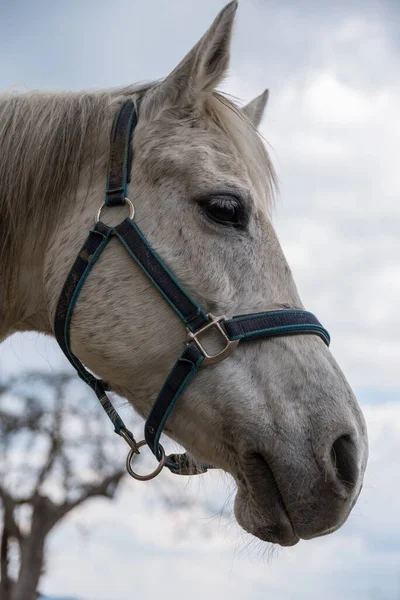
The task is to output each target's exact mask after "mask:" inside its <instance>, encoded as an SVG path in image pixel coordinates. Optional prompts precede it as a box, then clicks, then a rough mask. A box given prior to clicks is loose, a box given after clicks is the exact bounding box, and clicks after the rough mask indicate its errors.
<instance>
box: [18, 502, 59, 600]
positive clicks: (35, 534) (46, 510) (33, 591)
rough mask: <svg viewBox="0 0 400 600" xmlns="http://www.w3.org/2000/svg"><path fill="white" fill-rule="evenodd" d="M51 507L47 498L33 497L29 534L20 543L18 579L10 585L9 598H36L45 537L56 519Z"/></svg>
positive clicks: (21, 599)
mask: <svg viewBox="0 0 400 600" xmlns="http://www.w3.org/2000/svg"><path fill="white" fill-rule="evenodd" d="M53 507H54V505H53V504H52V502H51V501H50V500H49V499H48V498H45V497H40V496H38V497H37V498H36V499H35V502H34V509H33V514H32V521H31V530H30V532H29V536H27V537H25V538H24V539H23V540H22V541H21V543H20V567H19V574H18V581H17V582H16V583H15V584H14V585H13V586H12V591H11V598H10V600H37V597H38V587H39V580H40V577H41V575H42V571H43V563H44V546H45V541H46V537H47V535H48V533H49V531H50V530H51V529H52V527H53V526H54V524H55V522H56V521H57V518H56V516H55V514H54V511H53Z"/></svg>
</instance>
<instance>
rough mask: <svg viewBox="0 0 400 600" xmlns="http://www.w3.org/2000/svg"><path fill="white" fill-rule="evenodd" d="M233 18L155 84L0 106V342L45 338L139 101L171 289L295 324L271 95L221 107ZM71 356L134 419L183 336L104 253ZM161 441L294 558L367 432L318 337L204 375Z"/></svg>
mask: <svg viewBox="0 0 400 600" xmlns="http://www.w3.org/2000/svg"><path fill="white" fill-rule="evenodd" d="M236 8H237V2H236V1H234V2H230V4H228V5H227V6H226V7H225V8H224V9H223V10H222V11H221V13H220V14H219V15H218V16H217V18H216V20H215V21H214V23H213V24H212V26H211V27H210V29H209V30H208V31H207V32H206V33H205V35H204V36H203V38H202V39H201V40H200V41H199V42H198V43H197V44H196V45H195V46H194V48H193V49H192V50H191V51H190V52H189V54H188V55H187V56H186V57H185V58H184V59H183V60H182V61H181V63H180V64H179V65H178V66H177V67H176V68H175V69H174V70H173V71H172V73H171V74H170V75H169V76H168V77H167V78H166V79H164V80H163V81H161V82H157V83H152V84H149V85H147V86H136V87H131V88H125V89H118V90H110V91H106V92H104V91H102V92H87V91H85V92H82V93H61V94H53V93H38V92H33V93H27V94H9V95H3V96H1V99H0V316H1V322H0V340H2V339H4V338H6V337H7V336H9V335H10V334H12V333H13V332H16V331H26V330H35V331H38V332H42V333H44V334H47V335H53V321H54V313H55V309H56V304H57V300H58V297H59V294H60V291H61V288H62V286H63V283H64V281H65V278H66V276H67V273H68V271H69V269H70V267H71V264H72V263H73V261H74V259H75V256H76V254H77V252H78V250H79V248H80V246H81V244H82V242H83V240H84V238H85V237H86V235H87V231H88V229H89V228H90V227H91V224H92V222H93V218H94V215H95V214H96V213H97V210H98V207H99V206H100V205H101V203H102V200H103V196H104V187H105V178H106V171H107V157H108V149H109V144H110V138H109V131H110V128H111V124H112V120H113V116H114V115H115V112H116V110H117V109H118V106H120V105H121V102H122V101H124V100H126V99H127V98H132V99H135V98H137V97H138V96H142V97H143V101H142V105H141V109H140V120H139V124H138V126H137V130H136V132H135V136H134V141H133V153H134V160H133V163H132V164H133V166H132V173H131V183H130V185H129V188H128V196H129V197H130V198H131V199H132V200H133V201H134V204H135V208H136V217H135V219H136V221H137V222H138V224H139V226H140V228H141V230H142V231H143V232H144V233H145V235H146V237H147V238H148V239H149V240H150V242H151V244H152V245H153V247H154V248H155V249H156V251H157V252H158V253H159V254H160V255H161V256H162V258H163V260H165V262H166V264H168V266H169V267H170V268H171V269H172V270H173V272H174V273H175V275H176V276H177V278H178V279H179V281H181V282H182V284H183V285H184V286H185V288H186V289H187V290H188V291H189V292H190V293H191V295H192V296H193V298H195V299H196V300H197V301H198V302H199V303H200V305H201V306H203V307H204V308H206V309H208V310H209V311H210V312H213V313H215V314H218V315H219V314H226V315H229V316H232V315H235V314H241V313H250V312H257V311H260V310H267V309H271V310H274V309H281V308H299V309H301V308H302V303H301V301H300V298H299V295H298V293H297V290H296V286H295V283H294V281H293V278H292V274H291V271H290V269H289V267H288V265H287V263H286V260H285V257H284V255H283V252H282V250H281V247H280V245H279V242H278V240H277V237H276V234H275V232H274V229H273V226H272V224H271V220H270V207H271V201H272V193H273V188H274V182H275V178H274V171H273V167H272V165H271V162H270V159H269V157H268V154H267V151H266V149H265V147H264V145H263V143H262V141H261V140H260V137H259V136H258V134H257V131H256V128H257V126H258V125H259V122H260V120H261V117H262V114H263V111H264V107H265V104H266V100H267V94H266V93H264V94H262V95H261V96H260V97H258V98H256V99H255V100H254V101H253V102H251V103H250V104H249V105H248V106H247V107H245V108H244V109H240V108H238V107H237V106H235V105H234V104H233V103H232V102H231V101H230V100H228V99H227V98H226V97H224V96H223V95H221V94H219V93H217V92H216V91H215V88H216V86H218V84H219V83H220V82H221V80H222V79H223V77H224V76H225V75H226V71H227V67H228V62H229V54H230V41H231V34H232V26H233V22H234V17H235V13H236ZM116 210H117V213H118V216H121V218H123V217H124V216H126V215H125V212H124V209H123V208H118V209H116ZM71 340H72V350H73V352H74V353H75V354H76V355H77V356H78V357H79V358H80V360H81V361H83V362H84V363H85V364H86V365H87V366H88V367H89V368H90V369H91V370H92V371H93V372H95V373H96V374H98V375H100V376H101V377H102V378H104V379H105V380H107V381H108V382H110V384H111V387H112V389H113V390H114V391H116V392H117V393H118V394H121V395H122V396H124V397H126V398H127V399H128V400H129V402H131V404H132V405H133V406H134V408H135V409H136V410H137V411H138V412H139V413H140V414H141V415H142V416H143V417H146V416H147V415H148V413H149V411H150V408H151V406H152V403H153V401H154V398H155V396H156V394H157V392H158V391H159V389H160V387H161V385H162V383H163V381H164V379H165V377H166V375H167V373H168V371H169V369H170V368H171V366H172V364H173V363H174V361H175V359H176V357H177V356H178V355H179V354H180V352H181V348H182V342H183V341H184V332H183V331H182V325H181V322H180V320H179V319H178V317H177V316H176V315H175V313H174V312H173V311H172V310H171V309H170V308H169V307H168V305H167V303H166V302H165V301H164V300H163V299H162V298H161V297H160V295H159V294H158V292H157V290H156V289H155V288H154V287H153V286H152V285H151V283H150V282H149V281H148V279H146V277H145V276H144V275H143V274H142V272H141V271H140V269H138V268H136V267H135V266H134V265H133V264H132V261H131V259H130V258H129V257H128V255H127V253H126V252H125V251H124V249H123V248H122V246H121V244H119V243H117V241H116V240H112V241H111V242H110V245H109V248H108V250H107V252H105V253H103V255H102V256H101V258H100V260H99V262H98V264H97V266H96V268H95V269H94V270H93V272H92V273H91V275H90V277H89V278H88V280H87V282H86V284H85V286H84V288H83V289H82V292H81V295H80V296H79V300H78V303H77V306H76V309H75V311H74V315H73V320H72V330H71ZM167 432H168V435H169V436H171V437H172V438H173V439H175V440H177V441H178V442H180V443H181V444H183V445H184V446H185V447H186V448H187V449H188V450H189V451H190V453H191V454H192V455H193V456H194V457H195V459H197V460H200V461H205V462H207V463H211V464H213V465H215V466H217V467H219V468H221V469H224V470H225V471H227V472H229V473H230V474H231V475H232V476H233V477H234V479H235V480H236V482H237V495H236V501H235V514H236V518H237V521H238V522H239V524H240V525H241V526H242V527H243V528H244V529H246V530H247V531H249V532H250V533H252V534H254V535H255V536H257V537H259V538H260V539H262V540H267V541H270V542H275V543H279V544H281V545H292V544H295V543H296V542H297V541H298V540H299V539H300V538H302V539H309V538H313V537H316V536H320V535H324V534H326V533H329V532H332V531H334V530H336V529H337V528H338V527H340V526H341V525H342V524H343V523H344V521H345V520H346V518H347V516H348V515H349V512H350V510H351V509H352V507H353V505H354V504H355V501H356V499H357V497H358V494H359V492H360V490H361V487H362V480H363V475H364V471H365V467H366V462H367V455H368V445H367V433H366V427H365V422H364V419H363V416H362V413H361V411H360V408H359V407H358V404H357V402H356V399H355V397H354V395H353V393H352V391H351V389H350V387H349V385H348V383H347V381H346V379H345V377H344V375H343V374H342V372H341V370H340V369H339V367H338V365H337V363H336V361H335V359H334V358H333V356H332V354H331V352H330V351H329V349H328V348H327V347H326V346H325V344H324V343H323V341H322V340H321V339H319V338H318V337H317V336H310V335H300V336H292V337H280V338H275V339H269V340H258V341H254V342H252V343H249V344H243V346H241V350H240V352H239V351H238V352H235V353H233V354H232V356H230V357H229V358H228V359H227V360H225V361H224V362H221V363H219V364H217V365H213V366H211V367H209V368H208V369H205V370H200V372H199V374H198V376H197V378H196V379H195V380H194V382H193V383H192V385H191V387H190V388H188V390H187V391H186V392H185V393H184V395H183V396H182V397H181V399H180V400H179V403H178V405H177V407H176V409H175V410H174V412H173V413H172V414H171V416H170V418H169V421H168V429H167Z"/></svg>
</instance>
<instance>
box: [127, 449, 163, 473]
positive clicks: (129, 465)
mask: <svg viewBox="0 0 400 600" xmlns="http://www.w3.org/2000/svg"><path fill="white" fill-rule="evenodd" d="M146 444H147V442H146V440H142V441H141V442H138V443H137V444H136V445H137V448H138V449H139V448H141V447H142V446H145V445H146ZM158 447H159V448H160V452H161V459H160V462H159V463H158V466H157V467H156V469H154V471H152V472H151V473H149V474H148V475H138V473H135V471H134V470H133V469H132V467H131V462H132V459H133V458H134V456H135V454H136V452H135V450H134V448H132V450H130V451H129V454H128V456H127V457H126V470H127V471H128V473H129V475H130V476H131V477H133V479H138V480H139V481H149V479H154V477H157V475H158V474H159V473H160V472H161V471H162V469H163V468H164V466H165V461H166V456H165V451H164V448H163V447H162V446H161V444H159V445H158Z"/></svg>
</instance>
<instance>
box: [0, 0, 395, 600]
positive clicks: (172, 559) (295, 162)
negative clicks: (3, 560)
mask: <svg viewBox="0 0 400 600" xmlns="http://www.w3.org/2000/svg"><path fill="white" fill-rule="evenodd" d="M223 4H224V2H223V1H220V0H201V1H200V0H169V1H168V2H167V0H142V1H141V2H139V1H138V0H113V2H99V1H98V0H97V1H96V2H94V1H90V0H70V1H69V2H59V1H54V0H53V1H50V0H35V2H28V1H23V0H13V2H8V1H7V0H0V56H1V60H0V89H3V90H6V89H9V88H11V87H16V88H17V89H29V90H30V89H34V88H53V89H54V88H70V89H79V88H83V87H89V88H93V87H108V86H115V85H121V84H128V83H131V82H135V81H142V80H149V79H156V78H159V77H162V76H164V75H166V74H167V73H168V72H169V71H170V70H172V68H173V67H174V66H175V64H176V63H177V62H178V61H179V60H180V59H181V58H182V56H183V55H184V54H185V53H186V52H187V50H189V48H190V47H191V46H192V45H193V44H194V43H195V42H196V41H197V39H198V38H199V37H200V36H201V35H202V34H203V32H204V31H205V29H206V28H207V27H208V26H209V24H210V23H211V21H212V19H213V18H214V16H215V15H216V13H217V12H218V10H219V9H220V8H222V6H223ZM265 87H269V88H270V102H269V106H268V111H267V115H266V118H265V120H264V121H263V124H262V126H261V132H262V134H263V135H264V137H265V138H266V139H267V140H268V142H269V144H270V146H271V154H272V158H273V160H274V162H275V165H276V167H277V170H278V173H279V178H280V199H279V202H278V203H277V208H276V214H275V216H274V220H275V224H276V228H277V230H278V233H279V236H280V239H281V242H282V245H283V248H284V250H285V252H286V255H287V257H288V259H289V262H290V264H291V266H292V268H293V271H294V274H295V278H296V281H297V283H298V286H299V288H300V291H301V294H302V298H303V301H304V303H305V304H306V306H307V307H308V308H309V309H310V310H313V311H315V312H316V314H317V315H318V316H319V318H320V319H321V321H322V322H323V323H324V324H325V325H326V326H327V328H328V329H329V331H330V332H331V334H332V337H333V343H332V351H333V352H334V354H335V356H336V358H337V359H338V361H339V363H340V365H341V366H342V368H343V369H344V371H345V373H346V375H347V376H348V379H349V380H350V382H351V384H352V386H353V387H354V389H355V391H356V393H357V395H358V398H359V400H360V402H361V403H362V405H363V409H364V411H365V415H366V418H367V421H368V426H369V434H370V444H371V450H370V453H371V458H370V463H369V467H368V470H367V475H366V482H365V488H364V491H363V493H362V495H361V497H360V500H359V502H358V504H357V507H356V508H355V510H354V511H353V514H352V516H351V517H350V519H349V521H348V523H347V524H346V525H345V526H344V527H343V528H342V529H341V531H340V532H338V533H336V534H334V535H331V536H329V537H327V538H323V539H320V540H315V541H312V542H306V543H301V544H299V545H298V546H296V547H295V548H293V549H289V550H279V551H278V552H276V553H275V554H274V555H272V556H271V555H270V553H267V554H265V553H264V550H263V548H262V546H261V545H260V544H258V543H253V542H252V540H251V539H250V537H249V536H246V535H245V534H243V533H241V532H240V530H239V529H238V527H237V526H235V524H234V523H233V522H232V521H231V520H230V519H229V518H228V519H225V518H218V517H215V518H210V517H209V514H208V513H206V512H204V511H203V510H202V509H201V507H197V505H196V507H195V508H194V509H193V511H191V512H187V511H184V512H183V513H182V515H176V514H173V515H171V514H170V513H169V512H168V511H166V510H165V509H164V508H162V507H160V506H158V505H157V502H156V500H155V498H156V493H157V482H152V483H151V484H149V486H150V489H148V488H147V489H146V491H145V490H144V488H143V487H142V486H140V485H139V484H138V485H136V484H134V483H132V482H127V483H126V484H125V486H124V488H123V490H122V492H121V494H120V496H119V499H118V504H107V503H106V502H101V501H94V502H93V503H92V504H90V505H88V506H87V507H86V508H84V509H82V510H80V511H77V512H76V513H75V514H73V515H71V518H70V519H69V521H68V522H66V523H65V524H64V525H62V526H61V527H60V528H59V529H58V530H57V531H56V532H55V533H54V535H53V537H52V539H51V540H50V559H49V563H48V571H47V574H46V576H45V578H44V582H43V583H44V589H45V590H46V592H48V593H49V594H50V593H52V594H59V595H67V594H69V595H73V596H76V597H77V598H81V599H82V600H127V599H128V598H131V597H132V595H133V594H134V595H136V596H138V597H144V598H153V597H156V594H157V595H160V596H161V597H163V598H165V599H166V600H167V599H174V600H183V599H185V600H186V599H187V598H188V597H189V598H191V599H193V600H197V599H199V600H200V598H204V596H205V595H206V596H207V597H208V598H210V600H214V599H217V598H221V596H222V597H227V598H231V599H232V600H239V599H240V600H241V599H243V598H252V599H258V598H260V599H261V598H263V599H264V598H273V599H274V600H281V599H282V600H283V599H285V600H287V599H291V598H296V599H298V600H302V599H307V600H317V599H318V600H319V599H320V598H321V597H323V598H324V599H325V600H336V599H338V598H340V599H341V600H369V599H371V600H372V599H377V600H395V599H398V598H400V517H399V513H398V510H397V509H396V506H398V504H399V501H398V496H399V493H400V466H399V458H398V457H399V456H400V381H399V364H400V349H399V348H400V346H399V341H398V334H399V333H400V311H399V309H398V307H399V302H400V262H399V256H400V234H399V232H400V200H399V198H400V169H399V164H400V151H399V146H400V143H399V140H400V119H399V117H398V112H399V107H400V4H399V3H398V1H397V0H381V1H380V2H378V1H376V2H375V1H373V0H362V1H361V0H360V1H358V0H357V1H356V0H347V1H344V0H341V1H339V0H337V1H336V2H334V3H332V2H328V1H326V0H285V1H284V2H282V1H278V0H241V2H240V8H239V11H238V14H237V26H236V33H235V37H234V41H233V57H232V64H231V75H230V77H229V79H227V81H226V83H225V84H224V88H223V89H225V90H226V91H228V92H229V93H231V94H233V95H234V96H236V97H238V98H240V99H242V100H243V101H248V100H250V99H251V98H252V97H253V96H255V95H257V94H258V93H260V92H261V91H263V89H264V88H265ZM64 364H65V363H64V361H63V359H62V358H61V356H60V353H59V352H58V351H57V349H56V348H55V346H54V345H53V344H52V343H51V342H50V341H46V340H44V339H42V338H38V337H36V336H34V335H33V334H29V335H28V334H26V335H20V336H14V337H13V338H11V339H10V340H8V341H7V342H5V343H4V344H3V345H2V346H1V347H0V369H1V373H2V374H5V373H8V372H10V371H22V370H23V369H25V368H27V367H33V366H37V367H41V368H46V369H56V368H58V367H59V366H61V365H64ZM163 477H166V478H168V477H169V476H168V475H167V474H166V475H163ZM171 477H172V476H170V477H169V479H170V478H171ZM167 483H168V485H170V484H171V482H170V481H169V482H167ZM173 484H174V485H176V486H180V487H181V488H182V489H181V493H182V495H184V496H187V498H188V499H190V498H192V497H193V499H195V498H196V497H198V496H199V495H201V496H202V497H204V498H205V499H206V501H207V502H208V503H209V504H210V503H211V504H212V506H213V507H216V508H215V513H217V512H218V510H219V509H220V508H222V506H223V505H224V501H225V499H226V498H228V496H229V495H230V493H231V485H230V483H229V481H228V480H226V479H224V478H223V477H221V476H219V475H213V476H209V475H207V476H204V478H203V479H202V480H201V482H200V481H199V480H196V481H191V482H190V483H189V484H186V483H185V484H183V483H182V482H178V481H176V480H175V479H173ZM133 492H134V493H133ZM149 498H153V499H154V502H150V501H149ZM193 501H194V500H193ZM228 505H229V504H228ZM189 525H190V527H189ZM183 532H186V533H187V534H186V535H182V533H183Z"/></svg>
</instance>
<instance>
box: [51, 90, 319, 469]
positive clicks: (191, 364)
mask: <svg viewBox="0 0 400 600" xmlns="http://www.w3.org/2000/svg"><path fill="white" fill-rule="evenodd" d="M137 122H138V106H137V105H135V104H134V103H133V101H132V100H127V101H125V102H124V103H123V104H122V106H121V108H120V109H119V111H118V113H117V114H116V116H115V119H114V125H113V129H112V135H111V149H110V159H109V167H108V183H107V189H106V197H105V205H106V206H121V205H124V204H128V205H129V206H130V210H131V214H130V217H129V218H127V219H125V220H124V221H123V222H122V223H120V224H119V225H118V226H116V227H109V226H107V225H105V224H104V223H103V222H102V221H101V220H100V217H101V209H100V211H99V213H98V216H97V221H96V224H95V226H94V227H93V229H92V230H91V231H90V233H89V236H88V238H87V239H86V241H85V243H84V244H83V246H82V248H81V251H80V252H79V254H78V257H77V259H76V260H75V262H74V264H73V266H72V268H71V271H70V273H69V275H68V277H67V280H66V282H65V284H64V287H63V289H62V292H61V295H60V299H59V302H58V305H57V310H56V315H55V322H54V331H55V336H56V339H57V341H58V343H59V345H60V346H61V349H62V350H63V352H64V354H65V355H66V357H67V358H68V360H69V361H70V362H71V364H72V365H73V366H74V367H75V369H76V370H77V372H78V375H79V376H80V377H81V378H82V379H83V380H84V381H85V382H86V383H87V384H88V385H90V387H91V388H92V389H93V390H94V392H95V393H96V395H97V397H98V399H99V400H100V402H101V405H102V406H103V408H104V410H105V411H106V413H107V415H108V417H109V418H110V419H111V421H112V423H113V425H114V429H115V432H116V433H118V434H119V435H120V436H122V437H123V438H124V439H125V441H126V442H127V443H128V444H129V446H130V447H131V450H130V452H129V454H128V457H127V469H128V472H129V474H130V475H132V477H135V478H137V479H150V478H152V477H154V476H155V475H157V474H158V473H159V472H160V471H161V469H162V468H163V466H164V465H166V466H167V467H168V468H169V469H170V470H171V471H172V472H174V473H178V474H181V475H182V474H195V473H204V472H205V471H206V470H207V468H209V466H208V465H200V466H196V467H194V466H193V465H191V464H190V461H189V459H188V458H187V456H186V454H182V455H171V456H168V457H166V456H165V453H164V449H163V447H162V446H161V444H160V443H159V440H160V436H161V433H162V431H163V429H164V426H165V423H166V421H167V419H168V416H169V415H170V413H171V411H172V409H173V408H174V406H175V404H176V402H177V400H178V398H179V397H180V396H181V395H182V393H183V391H184V390H185V389H186V388H187V386H188V385H189V383H190V382H191V380H192V378H193V377H194V375H195V374H196V372H197V370H198V369H199V367H200V366H204V365H207V364H212V363H216V362H220V361H221V360H224V359H225V358H227V357H228V356H229V355H230V354H231V352H232V351H233V350H234V348H235V347H236V346H237V344H238V343H239V341H240V340H252V339H257V338H266V337H277V336H283V335H284V336H286V335H298V334H314V335H318V336H319V337H320V338H322V340H323V341H324V342H325V344H327V345H328V346H329V343H330V338H329V334H328V332H327V331H326V329H324V328H323V327H322V325H321V324H320V322H319V321H318V319H317V318H316V317H315V316H314V315H313V314H311V313H309V312H306V311H303V310H278V311H269V312H264V313H256V314H247V315H240V316H236V317H233V318H232V319H227V318H226V317H224V316H221V317H215V316H213V315H211V314H207V313H206V312H205V311H204V310H203V309H202V308H201V306H199V305H198V304H197V302H195V301H194V300H193V298H191V297H190V295H189V294H188V293H187V291H186V290H185V289H184V287H183V286H182V285H181V284H180V283H179V281H178V280H177V279H176V278H175V276H174V275H173V273H172V272H171V271H170V270H169V268H168V267H167V266H166V265H165V263H164V262H163V261H162V259H161V258H160V257H159V256H158V254H157V253H156V252H155V251H154V250H153V248H152V247H151V245H150V243H149V242H148V240H147V239H146V237H145V236H144V234H143V233H142V231H141V230H140V229H139V227H138V226H137V225H136V223H135V222H134V220H133V219H134V207H133V205H132V203H131V202H130V201H129V200H128V199H127V197H126V196H127V185H128V183H129V181H130V172H131V163H132V143H131V142H132V134H133V131H134V129H135V126H136V125H137ZM112 236H113V237H114V238H117V239H118V240H119V241H120V242H121V244H122V245H123V246H124V248H125V249H126V251H127V252H128V254H129V255H130V256H131V257H132V258H133V260H134V261H135V262H136V264H137V265H138V266H139V267H140V268H141V269H142V271H143V273H145V275H147V277H148V278H149V279H150V281H151V282H152V283H153V284H154V285H155V287H156V288H157V289H158V291H159V292H160V293H161V295H162V296H163V297H164V299H165V300H166V301H167V302H168V304H169V305H170V306H171V308H172V309H173V310H174V311H175V312H176V313H177V315H178V316H179V317H180V318H181V320H182V321H183V323H184V324H185V326H186V329H187V334H188V343H187V346H186V348H185V350H184V351H183V352H182V354H181V356H180V357H179V358H178V360H177V362H176V363H175V365H174V367H173V368H172V370H171V372H170V373H169V375H168V376H167V378H166V380H165V383H164V385H163V387H162V389H161V391H160V393H159V394H158V397H157V399H156V401H155V402H154V404H153V407H152V409H151V411H150V414H149V415H148V417H147V421H146V423H145V428H144V432H145V440H143V441H142V442H139V443H137V442H136V441H135V438H134V437H133V435H132V433H131V432H130V431H129V430H128V429H127V428H126V427H125V424H124V423H123V421H122V419H121V417H120V416H119V415H118V413H117V412H116V410H115V409H114V407H113V406H112V404H111V402H110V400H109V398H108V397H107V393H106V392H107V385H106V383H105V382H104V381H102V380H99V379H97V378H96V377H94V376H93V375H92V374H91V373H89V371H88V370H87V369H85V367H84V366H83V364H82V363H81V361H80V360H79V359H78V358H77V357H76V356H75V355H74V354H73V353H72V351H71V346H70V327H71V319H72V314H73V311H74V307H75V304H76V301H77V299H78V297H79V293H80V291H81V289H82V286H83V285H84V283H85V281H86V278H87V277H88V275H89V273H90V271H91V270H92V268H93V266H94V265H95V263H96V261H97V259H98V258H99V256H100V254H101V253H102V252H103V250H104V249H105V248H106V246H107V244H108V242H109V241H110V239H111V237H112ZM210 328H215V329H216V330H217V331H218V332H219V335H220V336H221V339H222V341H223V343H224V349H223V350H222V351H221V352H219V353H217V354H216V355H213V356H210V355H209V354H207V352H206V350H205V349H204V347H203V344H202V342H201V336H202V334H203V333H204V332H205V331H206V330H208V329H210ZM146 443H147V444H148V446H149V447H150V449H151V451H152V452H153V454H154V455H155V456H156V458H157V459H158V460H159V465H158V467H157V469H156V470H155V471H154V472H153V473H151V474H150V475H146V476H139V475H137V474H136V473H134V472H133V470H132V467H131V461H132V458H133V456H134V454H139V448H140V447H141V446H142V445H144V444H146Z"/></svg>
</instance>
